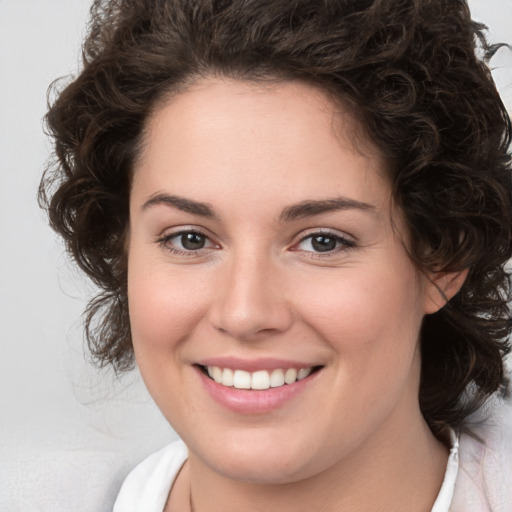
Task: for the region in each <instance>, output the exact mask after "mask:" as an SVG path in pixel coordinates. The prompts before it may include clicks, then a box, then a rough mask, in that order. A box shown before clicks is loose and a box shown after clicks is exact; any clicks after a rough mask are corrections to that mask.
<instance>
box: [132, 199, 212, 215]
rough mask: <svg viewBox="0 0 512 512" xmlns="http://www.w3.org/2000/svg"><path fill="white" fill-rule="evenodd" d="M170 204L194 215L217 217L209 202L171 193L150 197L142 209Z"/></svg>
mask: <svg viewBox="0 0 512 512" xmlns="http://www.w3.org/2000/svg"><path fill="white" fill-rule="evenodd" d="M161 204H163V205H168V206H173V207H174V208H177V209H178V210H181V211H183V212H186V213H191V214H192V215H198V216H200V217H206V218H208V219H215V218H217V216H216V215H215V213H214V211H213V208H212V207H211V206H210V205H209V204H208V203H201V202H199V201H192V200H191V199H187V198H185V197H180V196H175V195H169V194H156V195H154V196H152V197H150V198H149V199H148V200H147V201H146V202H145V203H144V204H143V205H142V210H147V209H148V208H151V207H153V206H157V205H161Z"/></svg>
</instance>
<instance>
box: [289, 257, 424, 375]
mask: <svg viewBox="0 0 512 512" xmlns="http://www.w3.org/2000/svg"><path fill="white" fill-rule="evenodd" d="M385 263H386V262H385V261H380V262H376V264H375V265H374V266H372V267H371V268H368V267H366V268H364V269H354V268H352V269H346V271H345V270H344V269H342V270H340V272H339V273H337V275H336V276H332V275H328V274H326V276H325V278H321V279H315V280H309V281H308V282H307V283H305V284H303V285H302V287H299V288H296V290H295V295H296V297H302V298H303V299H302V300H301V301H300V304H301V317H302V318H303V319H306V321H307V322H308V323H309V324H310V326H311V327H312V328H313V329H314V330H315V331H317V332H320V333H321V334H322V338H324V339H325V340H328V341H329V344H331V345H332V346H333V347H335V349H336V351H337V352H338V354H339V357H340V358H341V360H342V361H344V360H350V361H351V362H353V363H356V362H359V363H360V364H355V365H354V369H356V368H357V370H355V371H365V369H374V368H372V361H374V362H375V365H378V366H383V364H384V361H389V362H390V363H389V364H388V367H389V368H393V367H394V366H395V363H396V362H398V361H397V360H396V359H397V358H401V357H405V358H407V359H408V360H410V358H411V357H412V354H413V353H414V350H415V348H416V343H417V338H418V334H419V329H420V326H421V320H422V317H423V311H422V304H423V302H422V293H421V288H420V285H419V282H418V279H417V276H416V273H415V271H414V269H413V268H411V266H410V265H405V264H401V265H400V264H399V263H400V260H395V261H394V262H392V264H388V265H386V264H385ZM304 298H307V300H304ZM367 371H368V370H367Z"/></svg>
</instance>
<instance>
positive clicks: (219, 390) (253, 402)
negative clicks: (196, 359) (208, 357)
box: [197, 368, 320, 414]
mask: <svg viewBox="0 0 512 512" xmlns="http://www.w3.org/2000/svg"><path fill="white" fill-rule="evenodd" d="M197 372H198V374H199V376H200V378H201V381H202V383H203V386H204V387H205V388H206V390H207V392H208V393H209V394H210V396H211V397H212V398H213V399H214V400H215V401H216V402H217V403H218V404H220V405H222V406H223V407H225V408H227V409H229V410H230V411H233V412H237V413H240V414H265V413H268V412H272V411H275V410H277V409H280V408H281V407H283V406H284V405H285V404H287V403H288V402H290V401H291V400H292V399H294V398H295V397H296V396H297V395H299V394H300V393H302V392H304V391H305V390H306V389H307V388H308V387H309V385H310V384H311V382H312V381H313V380H314V379H315V378H316V376H317V375H318V374H319V373H320V371H317V372H315V373H313V374H311V375H310V376H308V377H306V378H305V379H302V380H298V381H296V382H294V383H293V384H285V385H284V386H280V387H278V388H269V389H265V390H253V391H250V390H246V389H237V388H234V387H227V386H223V385H222V384H218V383H217V382H215V381H214V380H212V379H210V378H209V377H207V376H206V375H205V374H204V373H203V372H202V371H201V370H200V369H199V368H197Z"/></svg>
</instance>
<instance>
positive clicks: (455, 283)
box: [424, 268, 469, 315]
mask: <svg viewBox="0 0 512 512" xmlns="http://www.w3.org/2000/svg"><path fill="white" fill-rule="evenodd" d="M468 272H469V269H467V268H466V269H464V270H461V271H460V272H434V273H431V274H427V282H426V285H425V311H424V312H425V314H426V315H430V314H432V313H437V312H438V311H439V310H440V309H442V308H443V307H444V306H445V305H446V303H447V302H448V301H449V300H450V299H451V298H452V297H453V296H454V295H455V294H456V293H457V292H458V291H459V290H460V289H461V288H462V285H463V284H464V281H465V280H466V277H467V276H468Z"/></svg>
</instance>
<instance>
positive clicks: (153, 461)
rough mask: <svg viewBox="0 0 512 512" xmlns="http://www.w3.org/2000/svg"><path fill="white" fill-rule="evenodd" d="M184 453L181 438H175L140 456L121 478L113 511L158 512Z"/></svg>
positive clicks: (184, 455)
mask: <svg viewBox="0 0 512 512" xmlns="http://www.w3.org/2000/svg"><path fill="white" fill-rule="evenodd" d="M187 456H188V452H187V447H186V446H185V444H184V443H183V441H176V442H174V443H171V444H169V445H167V446H165V447H164V448H162V449H161V450H159V451H158V452H155V453H153V454H152V455H150V456H149V457H147V458H146V459H144V460H143V461H142V462H141V463H140V464H139V465H137V466H136V467H135V468H134V469H133V470H132V471H131V472H130V473H129V474H128V476H127V477H126V479H125V481H124V482H123V485H122V486H121V490H120V491H119V494H118V496H117V499H116V502H115V504H114V509H113V512H140V511H141V510H144V511H145V512H162V510H163V509H164V506H165V503H166V501H167V496H168V495H169V491H170V490H171V487H172V484H173V482H174V479H175V478H176V475H177V474H178V472H179V470H180V469H181V467H182V466H183V463H184V462H185V460H186V459H187Z"/></svg>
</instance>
